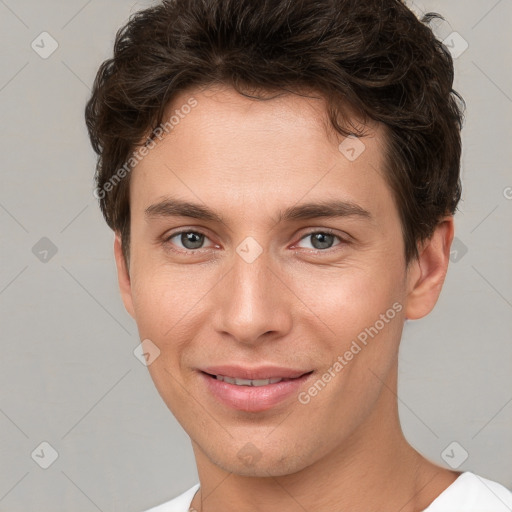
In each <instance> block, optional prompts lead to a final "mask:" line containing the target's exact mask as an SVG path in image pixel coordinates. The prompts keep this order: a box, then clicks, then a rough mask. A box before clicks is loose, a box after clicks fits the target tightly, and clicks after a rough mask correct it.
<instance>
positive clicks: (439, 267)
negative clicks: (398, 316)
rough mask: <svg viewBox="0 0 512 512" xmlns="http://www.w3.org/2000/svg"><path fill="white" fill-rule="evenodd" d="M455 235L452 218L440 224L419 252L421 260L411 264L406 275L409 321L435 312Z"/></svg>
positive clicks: (406, 314) (447, 218)
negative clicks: (433, 310)
mask: <svg viewBox="0 0 512 512" xmlns="http://www.w3.org/2000/svg"><path fill="white" fill-rule="evenodd" d="M453 235H454V221H453V216H449V217H446V218H445V219H443V220H442V221H441V222H440V223H439V224H438V225H437V227H436V229H435V231H434V233H433V234H432V236H431V237H430V239H429V240H427V241H426V242H425V243H424V244H423V246H422V248H421V250H420V251H419V258H418V260H416V261H415V262H413V263H411V266H410V268H409V270H408V276H407V286H408V288H407V289H408V295H407V305H406V308H405V317H406V318H408V319H410V320H417V319H418V318H423V317H424V316H426V315H428V314H429V313H430V312H431V311H432V309H434V306H435V304H436V302H437V300H438V298H439V295H440V294H441V289H442V287H443V283H444V280H445V277H446V272H447V270H448V264H449V262H450V247H451V244H452V240H453Z"/></svg>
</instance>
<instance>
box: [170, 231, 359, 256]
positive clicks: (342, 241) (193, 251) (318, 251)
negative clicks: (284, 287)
mask: <svg viewBox="0 0 512 512" xmlns="http://www.w3.org/2000/svg"><path fill="white" fill-rule="evenodd" d="M183 233H194V234H196V235H203V236H204V237H205V238H208V235H206V233H203V232H202V231H197V230H193V229H184V230H181V231H177V232H176V233H172V234H170V235H169V236H166V237H165V238H164V240H163V245H164V246H166V247H168V248H170V250H172V251H174V252H177V253H179V254H189V255H193V254H196V253H198V252H200V251H202V250H205V249H204V248H198V249H175V248H173V247H172V246H173V245H174V244H172V243H171V242H170V240H171V239H173V238H175V237H177V236H179V235H182V234H183ZM318 233H321V234H324V235H332V236H334V237H335V238H337V239H338V240H339V242H340V243H339V244H336V245H334V246H333V247H329V248H327V249H309V252H310V253H313V254H323V253H329V252H332V251H336V250H337V249H336V247H338V246H339V245H346V244H348V243H349V241H348V240H347V239H345V238H343V237H341V236H340V235H337V234H336V233H335V232H334V231H333V230H332V229H329V228H323V229H317V230H314V231H310V232H308V233H306V234H305V235H303V236H302V237H301V238H300V240H299V242H300V241H302V240H304V239H305V238H308V237H309V236H311V235H315V234H318ZM206 250H208V249H206Z"/></svg>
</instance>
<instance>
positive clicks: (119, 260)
mask: <svg viewBox="0 0 512 512" xmlns="http://www.w3.org/2000/svg"><path fill="white" fill-rule="evenodd" d="M114 256H115V259H116V267H117V281H118V283H119V291H120V292H121V298H122V300H123V304H124V307H125V308H126V311H128V313H129V314H130V316H131V317H132V318H135V312H134V309H133V301H132V287H131V280H130V273H129V270H128V268H127V266H126V261H125V259H124V256H123V250H122V243H121V235H120V234H119V233H117V232H116V233H115V237H114Z"/></svg>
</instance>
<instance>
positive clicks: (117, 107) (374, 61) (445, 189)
mask: <svg viewBox="0 0 512 512" xmlns="http://www.w3.org/2000/svg"><path fill="white" fill-rule="evenodd" d="M434 18H435V19H442V17H441V16H439V15H437V14H435V13H429V14H427V15H425V16H424V17H423V18H422V19H421V21H420V20H419V19H418V18H417V17H416V15H415V14H414V13H413V12H411V11H410V10H409V9H408V8H407V6H406V5H405V4H404V3H403V2H401V1H400V0H272V1H268V2H259V1H256V0H164V1H162V2H159V3H158V4H157V5H155V6H153V7H150V8H148V9H144V10H141V11H139V12H137V13H135V14H133V15H132V16H131V17H130V19H129V21H128V22H127V23H126V25H124V26H123V27H122V28H121V29H119V31H118V32H117V35H116V39H115V44H114V52H113V57H112V58H110V59H108V60H106V61H104V62H103V63H102V64H101V66H100V68H99V70H98V73H97V75H96V79H95V81H94V85H93V90H92V95H91V98H90V99H89V101H88V102H87V105H86V108H85V118H86V124H87V129H88V131H89V136H90V139H91V143H92V146H93V148H94V150H95V151H96V153H97V154H98V163H97V167H96V173H95V183H96V191H100V192H101V194H99V195H98V192H96V194H97V195H96V197H98V198H99V200H100V207H101V210H102V213H103V216H104V217H105V220H106V221H107V223H108V225H109V226H110V227H111V228H112V229H113V230H115V231H118V232H120V234H121V240H122V246H123V254H124V257H125V260H126V261H127V262H129V244H130V204H129V175H128V176H125V175H126V174H127V173H126V172H125V173H123V179H121V180H118V182H115V183H113V182H112V178H113V177H114V176H115V173H116V171H118V170H119V169H121V168H122V167H123V165H125V164H126V162H127V160H128V159H129V158H130V155H131V153H132V151H134V148H136V147H141V146H143V145H144V144H147V142H148V141H149V140H152V139H153V137H154V130H155V128H156V127H158V126H159V125H160V124H161V123H162V121H163V115H164V111H165V108H166V106H167V105H168V104H169V102H170V101H172V100H173V98H174V97H175V96H176V95H177V94H178V93H180V92H182V91H185V90H189V89H192V88H194V87H198V86H208V85H213V84H223V85H229V86H232V87H234V88H235V89H236V90H237V91H238V92H239V93H240V94H243V95H245V96H250V97H253V98H257V96H255V94H254V92H255V91H260V92H265V91H274V90H278V91H279V90H281V91H287V92H298V91H300V90H303V89H308V90H314V91H316V92H318V93H319V94H320V95H322V97H324V98H326V99H327V102H328V103H327V104H328V114H329V119H330V122H331V124H332V126H333V127H334V128H335V129H336V130H337V131H338V132H339V133H340V134H342V135H344V136H347V135H352V134H353V135H356V136H361V135H362V132H360V131H357V130H355V129H352V130H350V129H349V128H347V126H342V125H341V123H340V122H339V121H340V118H341V113H342V109H343V105H345V106H347V105H349V106H350V107H351V108H352V110H353V111H356V112H358V113H359V114H360V116H361V118H362V119H366V120H368V119H372V120H374V121H377V122H379V123H382V124H383V125H385V127H386V140H385V143H386V144H385V146H386V162H387V165H386V178H387V180H388V184H389V186H390V187H391V190H392V191H393V194H394V198H395V201H396V204H397V207H398V211H399V213H400V220H401V225H402V232H403V238H404V242H405V255H404V257H405V261H406V264H408V263H409V262H410V261H411V260H413V259H414V258H417V257H418V249H417V243H418V242H421V241H423V240H425V239H427V238H429V237H430V236H431V235H432V233H433V231H434V229H435V227H436V226H437V224H438V223H439V222H440V221H441V219H442V218H443V217H445V216H446V215H452V214H454V213H455V211H456V208H457V204H458V202H459V200H460V196H461V183H460V176H459V174H460V172H459V171H460V156H461V138H460V130H461V127H462V121H463V109H464V101H463V99H462V98H461V96H460V95H459V94H458V93H457V92H456V91H454V90H453V89H452V85H453V78H454V70H453V61H452V58H451V55H450V53H449V52H448V50H447V49H446V48H445V47H444V45H443V44H442V43H441V42H440V41H439V40H437V38H436V37H435V35H434V34H433V32H432V30H431V29H430V28H429V26H428V23H429V22H430V21H431V20H432V19H434ZM249 91H250V92H251V94H248V92H249ZM148 134H149V138H148ZM125 169H126V167H125ZM118 176H119V175H118ZM109 184H110V186H108V185H109ZM106 191H108V193H106Z"/></svg>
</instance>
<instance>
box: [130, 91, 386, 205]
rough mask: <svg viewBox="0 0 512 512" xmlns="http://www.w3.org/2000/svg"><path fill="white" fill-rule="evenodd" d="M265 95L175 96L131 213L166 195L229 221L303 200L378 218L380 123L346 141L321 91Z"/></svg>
mask: <svg viewBox="0 0 512 512" xmlns="http://www.w3.org/2000/svg"><path fill="white" fill-rule="evenodd" d="M269 98H270V99H264V100H255V99H250V98H246V97H244V96H242V95H240V94H239V93H238V92H236V91H234V90H233V89H230V88H213V87H211V88H207V89H203V90H199V89H196V90H191V91H187V92H183V93H181V94H180V95H179V96H177V97H176V98H175V99H174V101H173V102H172V104H170V105H169V106H168V108H167V111H166V115H165V116H164V123H165V122H166V121H168V120H171V121H172V123H171V124H172V128H171V129H170V130H169V131H168V134H163V138H162V140H156V147H155V148H154V149H152V150H151V151H150V152H149V153H148V155H147V156H146V157H144V159H143V160H142V161H141V162H139V164H137V166H136V167H135V169H134V171H133V173H132V177H131V183H130V197H131V202H132V207H133V209H134V210H137V209H138V210H145V209H146V208H147V207H148V206H150V205H151V204H153V203H154V202H155V200H157V199H158V198H159V197H163V196H164V195H165V194H171V195H173V196H180V197H182V198H186V199H189V200H193V201H194V202H196V203H198V202H208V203H209V204H211V205H213V206H215V205H217V206H219V208H223V209H224V210H226V209H228V210H229V209H232V213H233V214H234V215H240V213H241V212H240V206H243V207H244V209H245V210H246V211H245V212H242V213H244V214H249V213H250V211H252V212H253V214H254V213H255V212H258V211H263V210H268V209H269V208H270V209H272V210H274V207H275V206H277V205H278V204H279V206H280V208H279V210H282V208H281V206H283V204H286V205H287V206H290V205H292V204H294V203H297V202H298V201H300V200H301V198H304V200H308V201H307V202H311V201H312V200H314V199H322V200H329V199H342V200H347V201H351V202H355V203H358V204H360V205H361V206H362V207H363V208H365V209H366V210H371V211H374V213H375V214H376V215H382V214H383V212H385V211H386V210H390V209H393V208H394V201H393V198H392V197H391V192H390V190H389V188H388V186H387V183H386V181H385V178H384V165H385V154H384V147H385V139H384V137H385V133H384V130H383V128H382V126H380V125H378V124H377V123H373V124H371V125H366V126H365V130H366V132H367V136H366V137H363V138H361V139H351V138H348V139H346V138H345V137H343V136H341V135H340V134H338V133H336V132H335V131H334V130H333V129H332V127H331V126H330V122H329V119H328V116H327V108H326V102H325V100H324V99H323V98H322V97H320V96H319V95H316V97H315V98H311V97H303V96H299V95H295V94H286V95H280V96H275V95H274V96H272V97H270V96H269ZM191 100H192V101H191ZM187 105H194V106H193V107H192V108H189V107H188V106H187ZM355 124H356V126H358V127H361V126H362V125H361V124H357V121H356V122H355ZM305 202H306V201H305ZM226 213H227V212H226ZM274 213H275V212H274ZM228 215H229V213H228Z"/></svg>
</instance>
